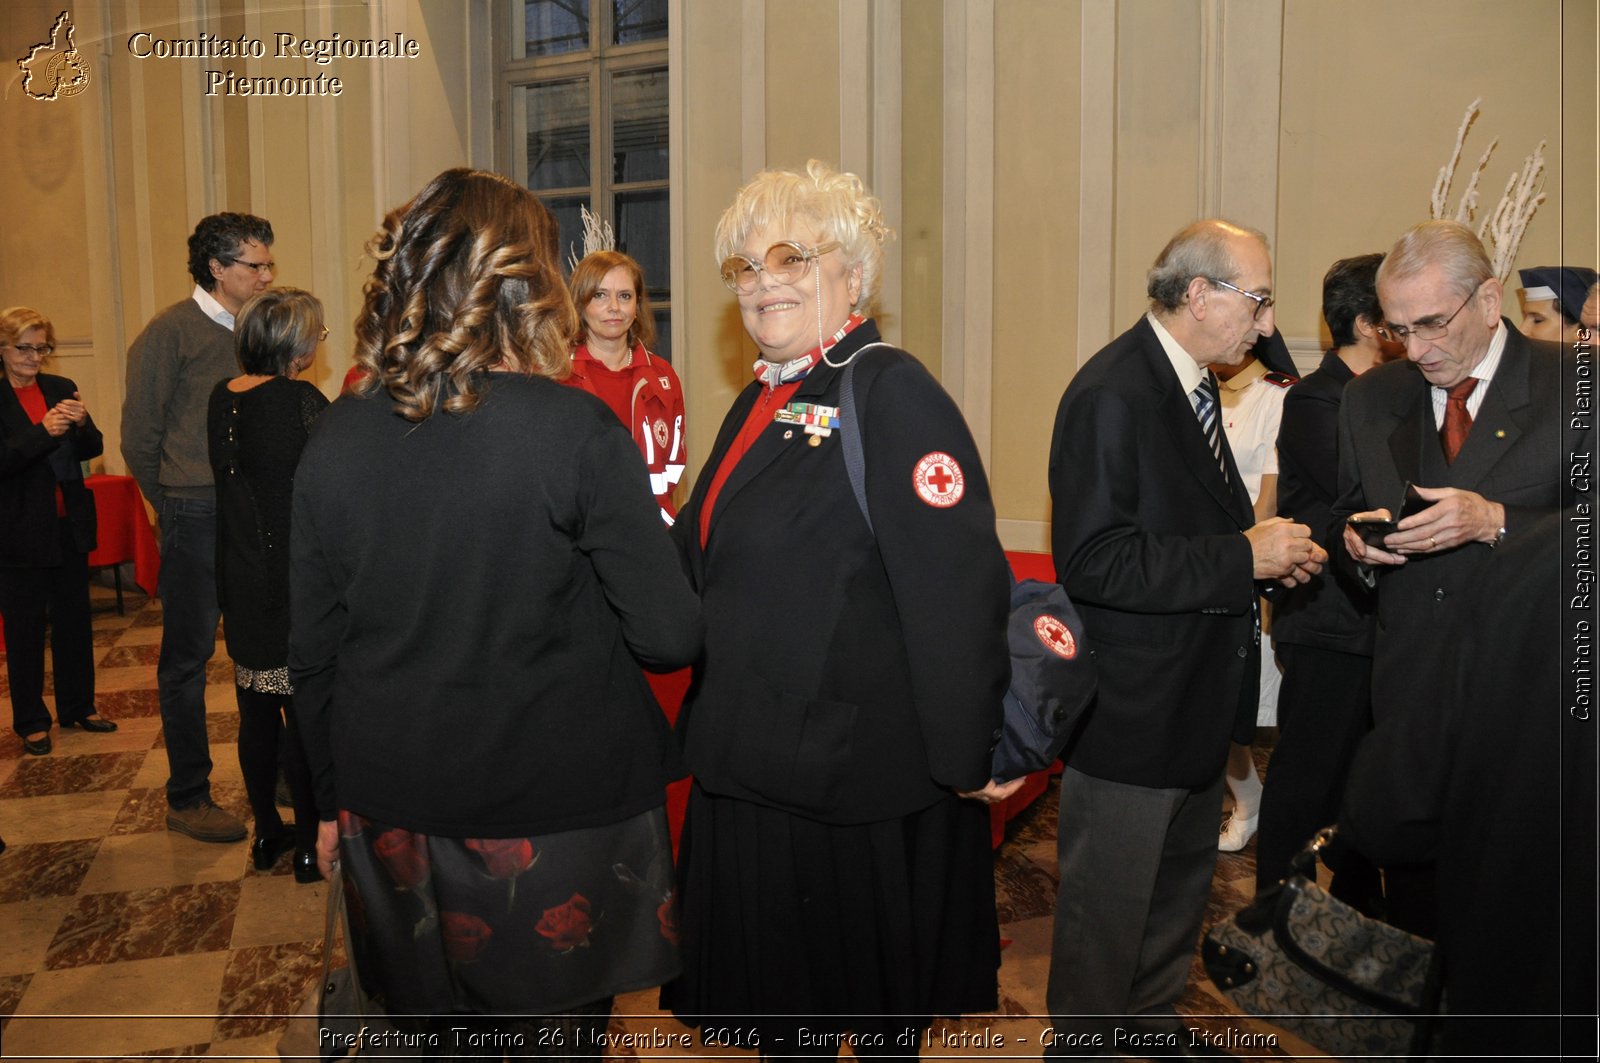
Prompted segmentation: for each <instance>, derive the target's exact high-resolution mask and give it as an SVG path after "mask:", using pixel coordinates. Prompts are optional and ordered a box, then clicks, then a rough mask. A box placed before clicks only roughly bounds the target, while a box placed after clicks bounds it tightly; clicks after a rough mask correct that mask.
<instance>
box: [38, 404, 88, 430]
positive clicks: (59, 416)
mask: <svg viewBox="0 0 1600 1063" xmlns="http://www.w3.org/2000/svg"><path fill="white" fill-rule="evenodd" d="M68 401H69V400H67V399H63V400H62V401H61V402H58V403H56V404H55V405H54V406H52V407H50V408H49V409H48V410H46V411H44V417H43V418H42V419H41V420H40V421H39V423H40V424H41V425H43V426H44V430H45V431H46V432H49V433H50V434H51V435H52V436H55V437H57V438H59V437H61V436H64V435H66V434H67V429H69V428H71V427H72V416H71V414H69V413H67V412H65V411H64V410H62V408H61V407H62V406H64V405H65V404H66V403H67V402H68ZM78 408H79V409H80V410H81V409H82V408H83V407H82V405H81V404H80V405H79V407H78Z"/></svg>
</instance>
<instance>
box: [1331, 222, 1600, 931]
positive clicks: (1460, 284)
mask: <svg viewBox="0 0 1600 1063" xmlns="http://www.w3.org/2000/svg"><path fill="white" fill-rule="evenodd" d="M1502 295H1503V293H1502V291H1501V287H1500V282H1499V280H1497V279H1496V278H1495V276H1494V271H1493V268H1492V267H1491V266H1490V264H1489V257H1488V255H1487V254H1486V253H1485V252H1484V248H1483V245H1482V244H1481V243H1480V242H1479V241H1478V238H1477V237H1476V236H1475V235H1473V233H1472V230H1470V229H1468V228H1467V227H1466V226H1464V225H1461V224H1460V223H1458V222H1452V221H1432V222H1424V223H1423V224H1421V225H1417V226H1415V227H1413V228H1412V229H1410V230H1409V231H1407V232H1406V234H1405V235H1404V236H1402V237H1401V238H1400V240H1399V242H1398V243H1396V244H1395V245H1394V248H1393V249H1392V250H1391V251H1390V252H1389V254H1388V256H1387V257H1386V258H1385V259H1384V260H1383V265H1382V266H1380V267H1379V269H1378V300H1379V302H1381V303H1382V304H1383V312H1384V317H1385V318H1386V319H1387V327H1388V329H1389V331H1390V332H1391V333H1393V334H1394V335H1395V336H1396V337H1397V338H1399V339H1400V340H1401V342H1403V343H1404V344H1405V351H1406V357H1405V359H1404V360H1403V361H1396V362H1391V363H1389V364H1387V365H1380V366H1378V367H1377V368H1375V369H1373V370H1372V371H1370V372H1367V373H1363V374H1362V375H1361V376H1359V377H1357V378H1356V379H1355V380H1353V381H1351V383H1350V385H1349V386H1348V387H1347V388H1346V389H1345V397H1344V405H1343V408H1342V409H1341V410H1340V411H1339V500H1338V501H1337V502H1336V503H1335V504H1334V507H1333V516H1334V518H1335V520H1344V521H1346V523H1345V525H1344V527H1343V532H1342V533H1343V540H1344V542H1343V549H1341V550H1336V551H1335V555H1336V558H1337V559H1338V561H1339V563H1340V564H1341V565H1343V566H1347V567H1349V568H1351V569H1354V570H1355V572H1356V574H1357V575H1358V576H1359V577H1360V578H1361V579H1362V580H1363V581H1364V582H1366V583H1367V584H1368V585H1369V586H1373V587H1375V588H1376V591H1377V611H1378V630H1379V631H1380V632H1381V635H1380V636H1379V638H1378V639H1377V642H1376V646H1375V648H1374V654H1373V663H1372V717H1373V722H1374V724H1375V725H1376V726H1378V727H1380V728H1381V727H1382V726H1383V725H1384V724H1385V722H1386V721H1387V720H1388V719H1390V718H1392V717H1394V716H1396V715H1400V714H1404V713H1407V712H1410V711H1412V710H1413V708H1414V707H1415V706H1417V705H1419V704H1424V703H1426V702H1428V701H1429V700H1431V699H1433V698H1436V697H1438V696H1439V692H1440V691H1441V690H1442V689H1443V686H1444V684H1445V682H1446V680H1447V679H1448V678H1449V675H1448V673H1449V670H1450V668H1451V661H1452V655H1453V653H1454V652H1455V651H1456V649H1457V648H1458V646H1459V644H1460V642H1461V641H1462V639H1463V637H1464V636H1465V631H1464V629H1463V624H1464V622H1465V621H1464V618H1463V616H1462V613H1461V609H1462V607H1463V605H1464V603H1465V602H1466V601H1467V600H1468V595H1467V593H1466V592H1467V591H1468V590H1469V589H1470V588H1471V587H1473V586H1474V585H1476V584H1477V583H1478V582H1479V580H1480V578H1481V575H1482V572H1483V568H1484V566H1485V565H1487V564H1488V562H1489V559H1490V558H1491V557H1492V556H1493V551H1494V549H1495V547H1496V546H1498V545H1499V544H1500V543H1502V542H1504V541H1505V540H1506V539H1507V538H1515V537H1516V536H1517V534H1518V533H1519V532H1520V531H1521V530H1523V529H1525V528H1527V527H1529V526H1531V525H1532V524H1533V523H1534V522H1535V521H1536V520H1537V519H1538V518H1539V517H1541V516H1543V515H1547V514H1549V513H1553V512H1555V511H1556V510H1558V509H1560V508H1562V507H1563V506H1568V505H1573V504H1576V503H1577V502H1578V501H1580V498H1581V497H1584V496H1580V493H1579V491H1578V486H1579V485H1577V484H1576V483H1575V481H1574V479H1573V478H1571V477H1569V476H1568V475H1567V468H1566V458H1567V456H1568V455H1572V454H1588V453H1592V451H1591V450H1590V443H1589V436H1590V432H1591V428H1590V425H1589V423H1588V422H1587V421H1582V422H1581V423H1580V422H1579V421H1577V420H1574V421H1573V422H1571V423H1569V422H1568V421H1567V420H1566V419H1565V418H1563V416H1562V408H1563V403H1562V384H1561V381H1562V364H1563V360H1564V356H1563V352H1562V351H1561V350H1560V348H1558V347H1557V346H1555V345H1554V344H1549V343H1543V342H1536V341H1530V340H1528V339H1526V338H1525V337H1524V336H1523V335H1522V334H1521V333H1520V332H1518V331H1517V330H1516V328H1514V327H1513V326H1512V324H1511V322H1510V321H1507V320H1506V319H1505V318H1503V317H1502V316H1501V313H1500V311H1501V303H1502ZM1565 358H1566V359H1567V360H1569V361H1570V358H1571V352H1570V351H1568V352H1566V355H1565ZM1568 372H1572V368H1571V366H1570V365H1569V366H1568ZM1408 487H1411V488H1412V491H1411V492H1410V494H1411V496H1412V497H1411V499H1410V506H1409V509H1410V510H1413V511H1414V512H1403V509H1404V508H1406V505H1407V501H1408V499H1407V494H1408ZM1592 494H1593V493H1592V485H1590V489H1589V491H1588V492H1587V497H1589V498H1592ZM1393 515H1400V517H1401V519H1400V520H1399V522H1398V525H1397V527H1396V528H1395V530H1393V531H1390V532H1388V533H1387V534H1379V533H1378V532H1377V531H1376V530H1374V529H1372V528H1370V527H1369V528H1368V529H1367V537H1366V538H1363V536H1362V534H1361V532H1360V526H1361V524H1362V523H1363V522H1365V521H1367V520H1372V519H1377V520H1382V519H1386V518H1389V517H1391V516H1393ZM1352 525H1353V526H1352ZM1340 555H1342V556H1340ZM1504 667H1508V668H1509V667H1515V663H1514V662H1510V661H1507V662H1505V663H1504ZM1385 890H1386V893H1387V894H1388V902H1389V916H1390V919H1391V920H1392V921H1394V922H1396V923H1397V924H1399V925H1401V926H1403V927H1405V928H1406V929H1408V930H1412V931H1413V932H1415V933H1419V934H1423V935H1425V936H1429V937H1431V936H1433V935H1432V932H1433V929H1434V920H1433V914H1434V913H1433V891H1432V887H1431V873H1430V872H1429V871H1428V870H1427V869H1419V870H1417V871H1415V872H1414V873H1408V869H1400V868H1391V869H1389V872H1388V873H1387V874H1386V875H1385Z"/></svg>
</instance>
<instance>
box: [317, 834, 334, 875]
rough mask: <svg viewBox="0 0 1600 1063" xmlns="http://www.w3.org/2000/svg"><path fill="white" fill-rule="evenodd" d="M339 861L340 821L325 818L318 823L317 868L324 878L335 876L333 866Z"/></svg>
mask: <svg viewBox="0 0 1600 1063" xmlns="http://www.w3.org/2000/svg"><path fill="white" fill-rule="evenodd" d="M338 862H339V821H338V820H335V819H325V820H322V821H321V822H319V823H318V824H317V870H318V871H321V872H322V877H323V878H332V877H333V867H334V865H335V864H337V863H338Z"/></svg>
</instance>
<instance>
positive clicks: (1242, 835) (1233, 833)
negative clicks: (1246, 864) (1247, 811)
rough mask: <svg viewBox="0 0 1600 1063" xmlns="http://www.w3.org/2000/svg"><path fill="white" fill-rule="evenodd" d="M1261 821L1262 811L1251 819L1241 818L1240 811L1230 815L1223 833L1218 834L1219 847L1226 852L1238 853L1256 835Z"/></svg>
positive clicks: (1224, 825)
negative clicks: (1257, 826)
mask: <svg viewBox="0 0 1600 1063" xmlns="http://www.w3.org/2000/svg"><path fill="white" fill-rule="evenodd" d="M1260 822H1261V815H1260V813H1257V814H1256V815H1254V816H1251V817H1250V818H1249V819H1240V818H1239V815H1238V813H1235V814H1233V815H1231V816H1229V817H1228V822H1227V823H1225V824H1223V827H1222V833H1221V834H1219V835H1218V836H1217V849H1218V850H1219V851H1221V852H1224V853H1236V852H1238V851H1239V850H1240V849H1243V848H1244V847H1245V846H1246V845H1249V844H1250V839H1251V838H1254V837H1255V836H1256V825H1257V824H1259V823H1260Z"/></svg>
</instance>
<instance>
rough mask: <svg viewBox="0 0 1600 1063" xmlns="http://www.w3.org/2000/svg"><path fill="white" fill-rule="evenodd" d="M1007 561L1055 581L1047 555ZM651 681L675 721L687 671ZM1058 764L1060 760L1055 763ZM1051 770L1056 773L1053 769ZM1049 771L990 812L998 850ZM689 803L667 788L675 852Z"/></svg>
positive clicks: (683, 784) (684, 785) (685, 795)
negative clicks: (1012, 821) (1008, 824)
mask: <svg viewBox="0 0 1600 1063" xmlns="http://www.w3.org/2000/svg"><path fill="white" fill-rule="evenodd" d="M1006 559H1007V560H1008V561H1010V562H1011V571H1012V572H1013V573H1015V575H1016V577H1017V579H1037V580H1045V581H1047V582H1051V583H1053V582H1055V578H1056V575H1055V566H1054V564H1052V562H1051V560H1050V555H1049V554H1024V553H1008V554H1006ZM645 678H646V679H648V680H649V681H650V688H651V689H652V690H654V691H655V695H656V700H657V701H659V702H661V708H662V709H663V710H665V712H666V714H667V719H668V720H671V721H673V722H674V723H676V722H677V719H678V710H679V708H681V707H682V705H683V696H684V694H686V693H687V692H688V690H689V669H687V668H684V669H682V670H680V671H677V672H670V673H668V674H666V675H651V674H649V673H646V674H645ZM1056 763H1057V765H1059V764H1060V761H1057V762H1056ZM1052 770H1053V771H1059V770H1060V768H1059V767H1056V768H1054V769H1052ZM1051 774H1052V772H1051V771H1038V772H1034V773H1033V774H1032V775H1030V776H1028V779H1027V781H1026V782H1024V783H1023V784H1022V789H1020V790H1018V791H1017V792H1016V793H1014V794H1012V795H1011V797H1010V798H1008V799H1007V800H1005V801H1003V802H1001V803H1000V804H998V805H995V806H994V807H993V808H991V809H989V840H990V841H991V842H992V843H993V844H994V845H995V846H996V847H998V846H999V845H1000V843H1001V842H1002V841H1003V840H1004V839H1005V836H1006V821H1008V820H1010V819H1011V818H1012V817H1013V816H1015V815H1016V814H1017V813H1019V812H1021V811H1022V810H1023V809H1025V808H1027V807H1028V806H1029V805H1031V804H1033V802H1034V801H1036V800H1038V797H1039V795H1040V794H1042V793H1044V791H1045V789H1046V788H1047V787H1048V786H1049V785H1050V776H1051ZM688 803H689V780H688V779H684V780H682V781H680V782H676V783H673V784H672V785H671V786H669V787H667V822H668V824H669V826H670V827H671V828H672V848H673V851H674V852H676V851H677V849H678V837H679V835H680V834H682V832H683V813H684V809H685V808H686V807H687V806H688Z"/></svg>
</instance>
